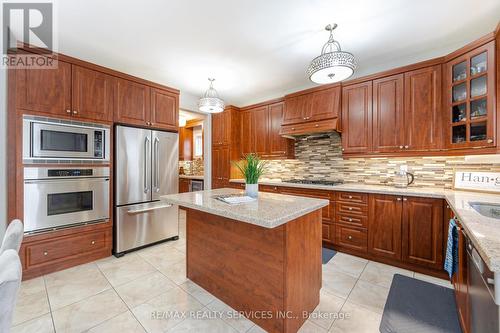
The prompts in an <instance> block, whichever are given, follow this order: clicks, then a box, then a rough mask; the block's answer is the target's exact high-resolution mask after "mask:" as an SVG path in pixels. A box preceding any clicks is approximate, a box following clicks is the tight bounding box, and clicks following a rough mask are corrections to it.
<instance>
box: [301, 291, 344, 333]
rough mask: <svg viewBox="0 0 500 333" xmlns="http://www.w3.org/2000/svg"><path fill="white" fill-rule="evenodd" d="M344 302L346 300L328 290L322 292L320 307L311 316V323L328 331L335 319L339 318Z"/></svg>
mask: <svg viewBox="0 0 500 333" xmlns="http://www.w3.org/2000/svg"><path fill="white" fill-rule="evenodd" d="M344 302H345V299H344V298H342V297H338V296H335V295H334V294H331V293H329V292H327V291H326V290H321V293H320V301H319V305H318V306H317V307H316V309H314V311H313V313H311V314H310V316H309V321H310V322H312V323H313V324H316V325H318V326H320V327H322V328H324V329H326V330H328V329H329V328H330V327H331V326H332V323H333V322H334V321H335V318H337V316H338V312H339V311H340V309H341V308H342V305H344Z"/></svg>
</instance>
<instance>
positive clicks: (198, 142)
mask: <svg viewBox="0 0 500 333" xmlns="http://www.w3.org/2000/svg"><path fill="white" fill-rule="evenodd" d="M193 145H194V157H203V131H202V129H201V126H199V127H195V128H194V130H193Z"/></svg>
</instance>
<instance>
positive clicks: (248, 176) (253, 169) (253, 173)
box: [233, 153, 268, 184]
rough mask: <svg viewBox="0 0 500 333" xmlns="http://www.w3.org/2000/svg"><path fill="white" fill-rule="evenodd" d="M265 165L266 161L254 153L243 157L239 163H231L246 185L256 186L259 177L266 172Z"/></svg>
mask: <svg viewBox="0 0 500 333" xmlns="http://www.w3.org/2000/svg"><path fill="white" fill-rule="evenodd" d="M267 164H268V163H267V161H263V160H261V159H260V158H259V156H258V155H257V154H254V153H252V154H248V155H245V157H244V158H243V160H241V161H239V162H236V163H235V162H233V165H235V166H236V167H237V168H238V170H240V172H241V174H242V175H243V178H245V182H246V183H247V184H257V182H258V181H259V178H260V176H262V175H263V174H264V172H265V171H266V170H267Z"/></svg>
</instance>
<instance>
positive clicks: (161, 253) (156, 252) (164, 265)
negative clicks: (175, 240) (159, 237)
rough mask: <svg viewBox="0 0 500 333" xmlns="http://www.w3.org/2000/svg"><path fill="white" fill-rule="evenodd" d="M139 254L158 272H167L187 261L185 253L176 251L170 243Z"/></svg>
mask: <svg viewBox="0 0 500 333" xmlns="http://www.w3.org/2000/svg"><path fill="white" fill-rule="evenodd" d="M137 254H138V255H139V256H141V257H142V258H144V259H145V260H146V261H147V262H149V263H150V264H151V265H153V266H154V267H155V268H156V269H158V270H167V269H168V267H170V266H172V265H174V264H176V263H178V262H182V261H185V260H186V254H185V253H184V252H181V251H179V250H176V249H175V248H173V247H172V246H171V245H170V244H168V243H163V244H160V245H157V246H154V247H151V248H146V249H144V250H141V251H139V252H137Z"/></svg>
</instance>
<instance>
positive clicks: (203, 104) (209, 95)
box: [198, 78, 224, 113]
mask: <svg viewBox="0 0 500 333" xmlns="http://www.w3.org/2000/svg"><path fill="white" fill-rule="evenodd" d="M208 81H210V86H209V87H208V90H207V91H206V92H205V94H204V95H203V97H202V98H200V101H199V102H198V109H199V110H200V111H201V112H207V113H219V112H222V111H224V101H223V100H222V99H220V98H219V96H218V94H217V90H215V89H214V81H215V79H210V78H209V79H208Z"/></svg>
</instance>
